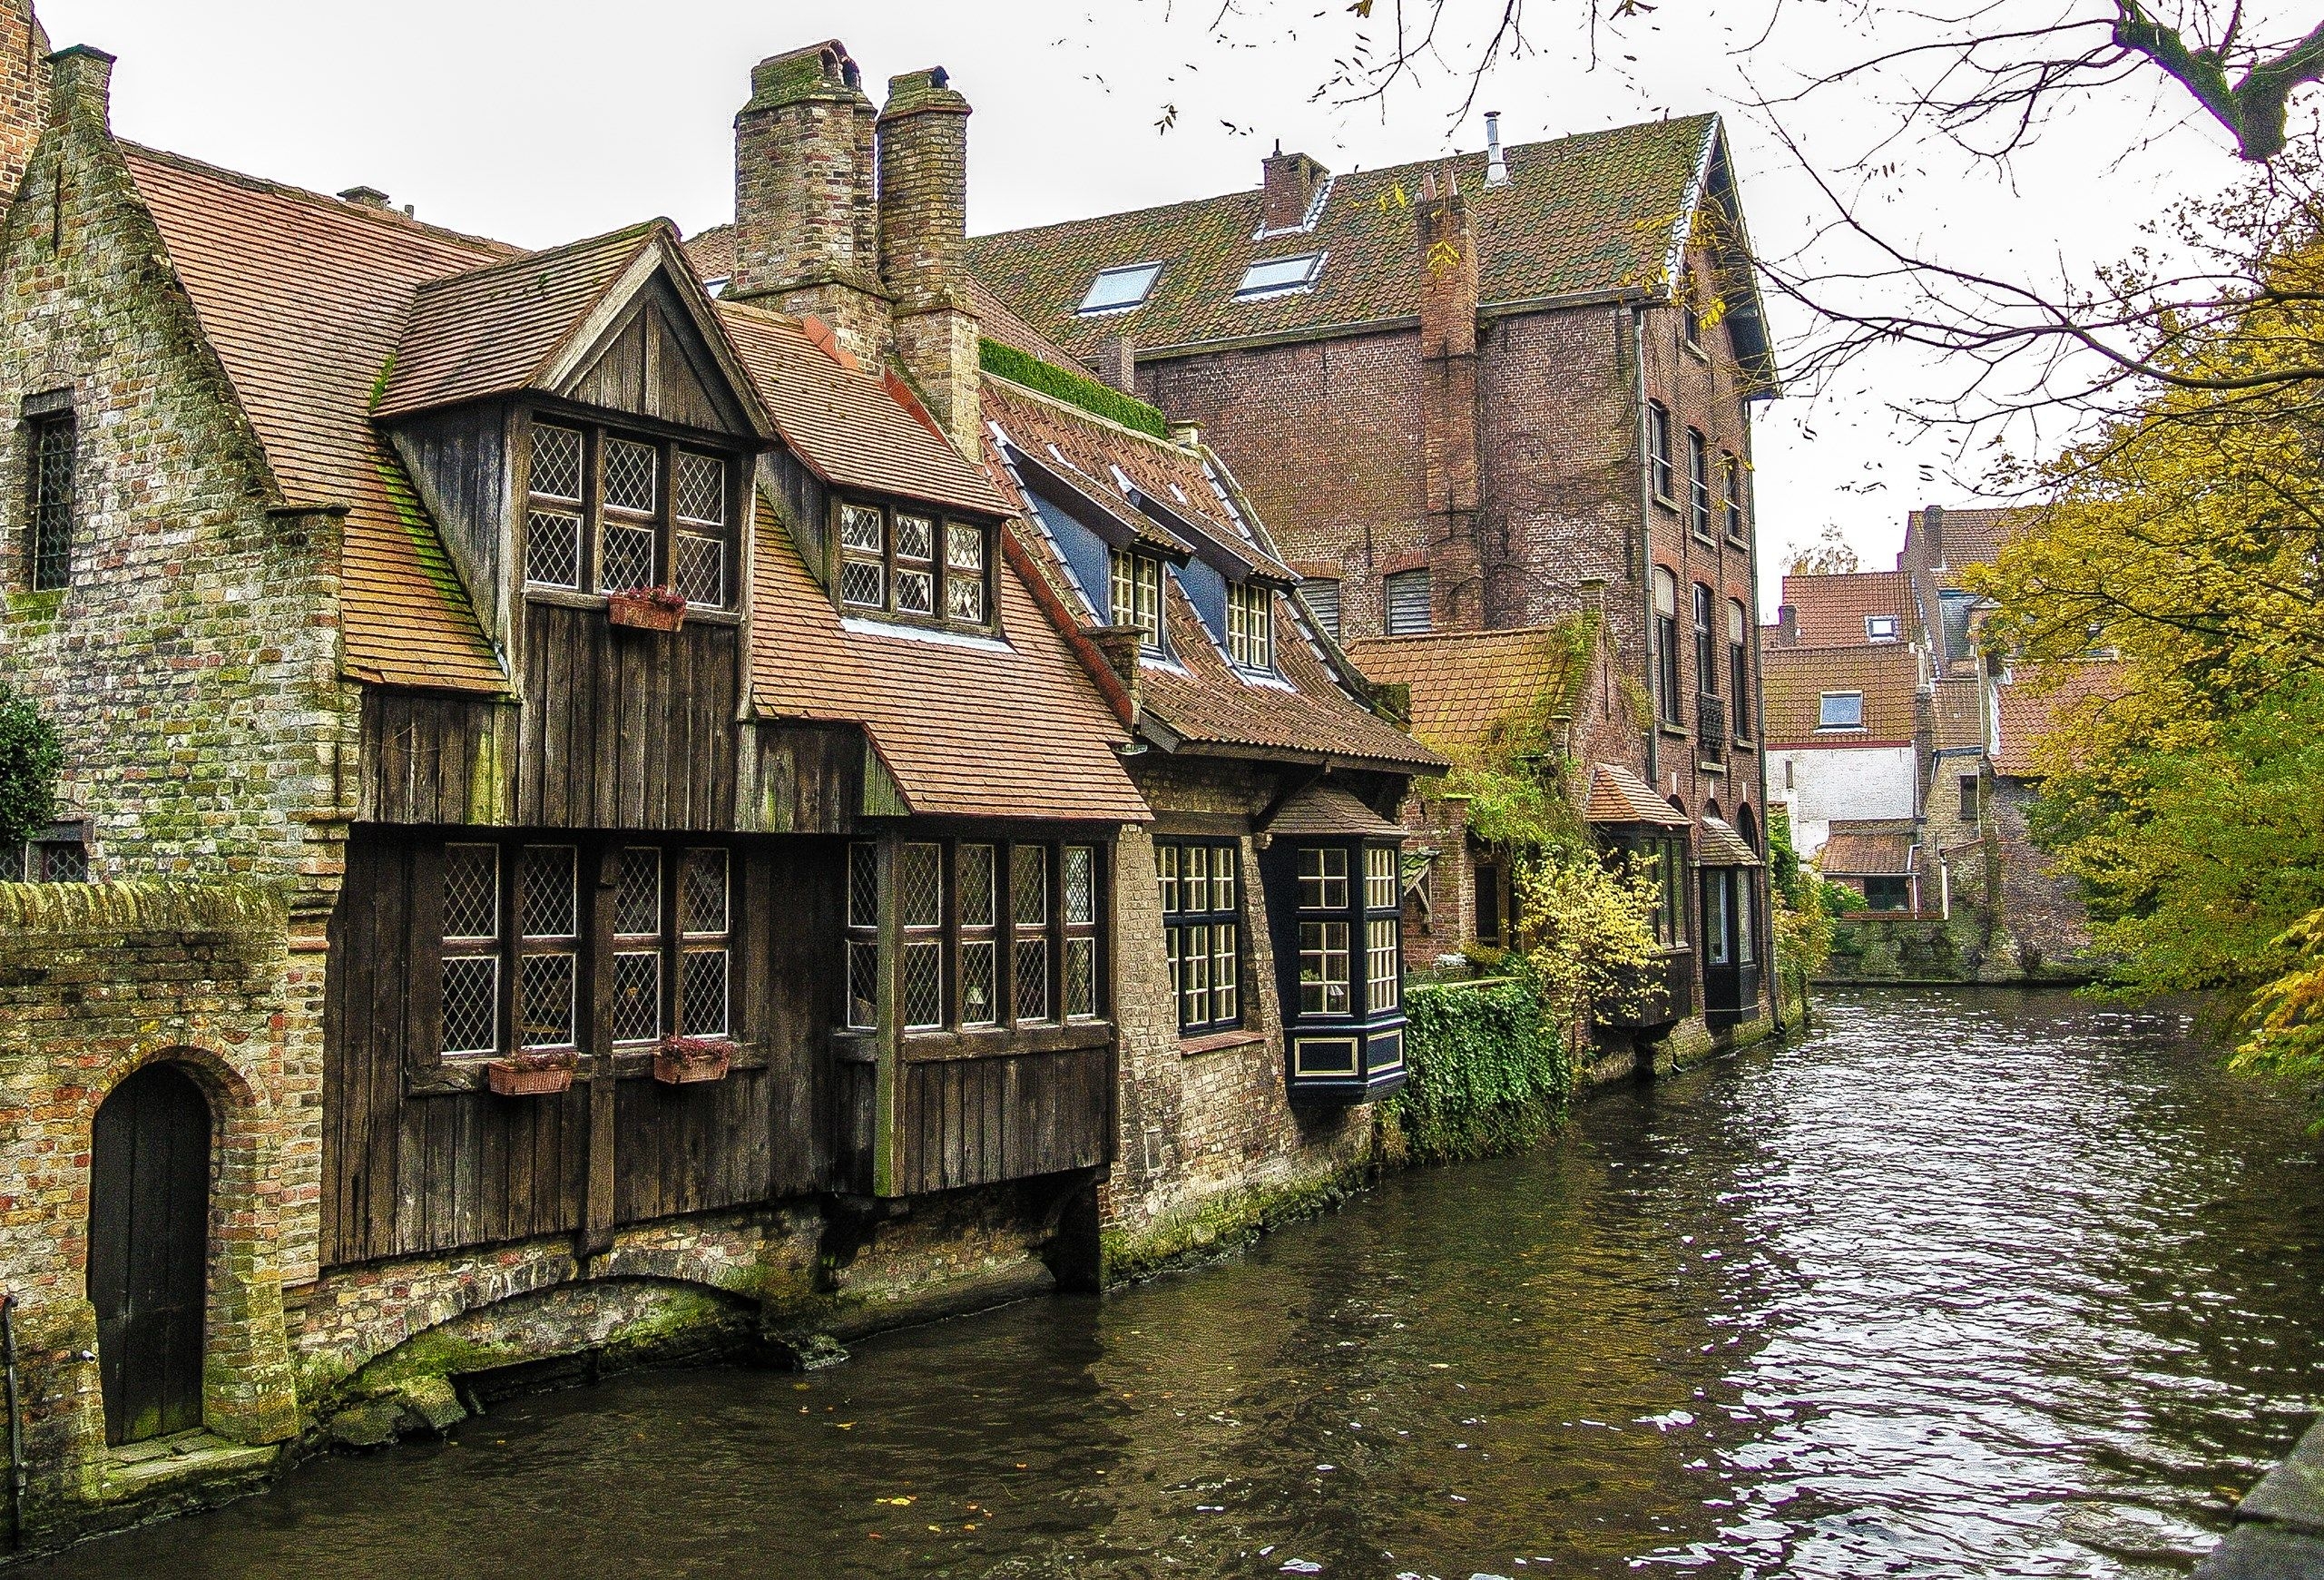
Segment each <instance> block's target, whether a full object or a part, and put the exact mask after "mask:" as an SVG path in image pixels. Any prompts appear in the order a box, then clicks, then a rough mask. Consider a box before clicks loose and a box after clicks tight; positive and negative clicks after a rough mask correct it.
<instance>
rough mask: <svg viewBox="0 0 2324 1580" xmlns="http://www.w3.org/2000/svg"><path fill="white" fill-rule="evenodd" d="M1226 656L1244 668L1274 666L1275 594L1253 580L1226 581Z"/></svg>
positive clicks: (1262, 668) (1262, 669)
mask: <svg viewBox="0 0 2324 1580" xmlns="http://www.w3.org/2000/svg"><path fill="white" fill-rule="evenodd" d="M1227 656H1228V657H1229V658H1231V659H1232V660H1234V662H1236V664H1238V665H1239V666H1240V667H1241V668H1243V669H1247V670H1261V671H1270V670H1272V669H1273V668H1274V667H1275V597H1274V594H1271V593H1270V592H1269V591H1268V590H1267V589H1266V588H1265V587H1262V586H1260V585H1259V584H1256V583H1252V582H1230V583H1229V584H1227Z"/></svg>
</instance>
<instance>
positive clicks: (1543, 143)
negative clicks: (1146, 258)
mask: <svg viewBox="0 0 2324 1580" xmlns="http://www.w3.org/2000/svg"><path fill="white" fill-rule="evenodd" d="M1690 121H1707V122H1709V123H1711V124H1712V125H1713V126H1714V127H1715V126H1716V125H1717V124H1718V123H1719V112H1718V111H1716V110H1698V111H1696V112H1695V113H1692V114H1691V115H1665V116H1662V117H1661V118H1659V119H1657V120H1652V121H1630V122H1625V123H1623V124H1622V125H1620V126H1601V127H1598V128H1597V129H1596V130H1594V131H1591V132H1567V133H1566V134H1565V135H1564V136H1563V137H1544V138H1541V139H1539V140H1538V141H1535V142H1511V143H1506V144H1504V145H1503V148H1502V153H1503V155H1504V156H1507V155H1509V154H1513V153H1524V152H1532V151H1533V150H1535V149H1542V148H1555V147H1559V146H1561V145H1565V144H1571V143H1576V142H1589V141H1592V140H1593V139H1596V138H1603V137H1613V136H1616V135H1618V134H1620V133H1622V132H1642V131H1645V130H1648V129H1650V128H1659V127H1664V126H1673V125H1679V124H1682V123H1686V122H1690ZM1485 157H1486V150H1485V149H1482V148H1479V149H1473V150H1466V151H1461V152H1453V153H1449V154H1434V155H1430V156H1427V157H1425V158H1421V159H1408V160H1403V161H1400V162H1397V163H1395V164H1383V165H1378V166H1376V167H1374V168H1372V169H1370V170H1365V169H1363V168H1361V167H1358V168H1357V169H1354V170H1346V171H1335V172H1332V174H1333V176H1334V177H1335V179H1339V178H1345V179H1351V180H1352V179H1359V178H1360V179H1368V180H1375V181H1377V180H1378V179H1380V178H1382V177H1386V176H1393V175H1396V174H1397V173H1398V172H1404V171H1415V172H1417V171H1424V170H1434V169H1438V168H1441V167H1442V166H1444V165H1445V164H1446V163H1448V162H1455V161H1462V160H1477V161H1482V160H1483V159H1485ZM1261 195H1262V194H1261V192H1260V189H1259V188H1257V187H1255V186H1254V187H1239V188H1235V189H1233V190H1231V191H1223V192H1212V193H1211V194H1210V195H1209V196H1208V197H1199V198H1181V199H1179V200H1178V201H1175V202H1168V203H1154V204H1151V205H1149V206H1148V207H1145V208H1142V209H1118V210H1115V211H1113V212H1112V213H1107V214H1084V215H1082V216H1080V217H1079V218H1077V219H1072V220H1054V221H1050V222H1049V223H1048V224H1045V225H1021V226H1018V227H1016V228H1015V229H1014V230H1007V231H984V232H982V233H981V234H978V235H974V236H971V237H969V238H968V242H969V245H970V246H972V247H973V246H975V245H976V243H977V242H979V241H987V240H993V239H995V237H1001V236H1035V235H1039V234H1040V233H1042V232H1043V231H1072V230H1078V229H1079V228H1081V227H1082V226H1084V225H1095V224H1100V223H1103V221H1108V220H1123V219H1130V218H1133V217H1140V218H1142V217H1144V216H1146V215H1150V214H1166V213H1168V212H1170V211H1172V210H1173V209H1193V208H1201V207H1203V206H1204V205H1206V204H1210V203H1216V202H1221V201H1225V200H1226V199H1229V198H1238V197H1250V198H1257V197H1260V196H1261ZM728 222H729V223H730V224H731V223H732V221H728ZM712 228H713V229H715V227H712Z"/></svg>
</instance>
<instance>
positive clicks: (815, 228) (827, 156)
mask: <svg viewBox="0 0 2324 1580" xmlns="http://www.w3.org/2000/svg"><path fill="white" fill-rule="evenodd" d="M862 81H863V79H862V75H861V74H860V73H859V72H858V70H857V69H856V63H855V61H854V60H853V59H852V58H850V57H849V56H848V51H847V46H846V45H845V44H841V43H840V42H839V41H838V39H830V40H828V41H826V42H825V43H822V44H813V45H810V46H809V47H808V48H806V49H799V50H793V51H791V52H790V53H789V54H779V55H774V56H771V57H770V58H769V59H766V60H763V61H760V63H759V64H758V65H757V66H756V67H754V68H753V69H752V71H751V73H750V103H747V104H745V105H743V106H742V110H741V113H739V114H737V115H736V116H735V118H734V274H733V278H732V280H731V282H730V283H729V284H728V286H727V294H728V295H729V296H731V297H733V298H735V299H739V300H744V301H749V300H757V301H759V302H760V303H761V304H762V305H764V306H768V307H773V308H777V309H780V310H781V311H784V312H788V313H800V314H805V313H812V314H814V315H815V316H816V317H817V318H819V319H822V320H823V321H824V322H825V323H827V324H829V326H830V327H831V329H832V331H833V333H834V334H836V335H837V336H838V341H839V344H840V345H842V346H844V347H845V348H847V349H848V350H849V351H851V352H853V353H855V355H856V356H858V357H859V358H863V359H864V360H865V361H866V362H868V363H869V364H870V365H871V366H873V367H878V365H879V364H880V362H881V361H882V360H883V359H884V358H885V356H886V346H887V292H886V291H885V290H882V289H881V287H880V284H879V279H878V257H877V256H876V250H877V237H878V212H877V211H876V209H875V207H874V204H873V201H872V190H871V187H872V150H871V143H872V132H871V127H872V109H871V101H870V100H868V99H867V98H866V97H864V93H863V87H862Z"/></svg>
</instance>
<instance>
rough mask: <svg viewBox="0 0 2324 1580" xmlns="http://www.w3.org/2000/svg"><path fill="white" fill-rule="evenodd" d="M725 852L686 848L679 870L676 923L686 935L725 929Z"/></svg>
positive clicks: (720, 931)
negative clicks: (681, 866)
mask: <svg viewBox="0 0 2324 1580" xmlns="http://www.w3.org/2000/svg"><path fill="white" fill-rule="evenodd" d="M726 914H727V913H726V852H725V851H723V850H716V849H711V850H703V849H695V850H689V851H687V852H686V865H685V866H684V868H683V869H681V871H680V873H679V886H678V925H679V927H681V928H682V930H683V931H684V932H685V933H686V934H687V935H688V936H689V937H699V936H701V935H702V934H706V933H722V932H724V931H726Z"/></svg>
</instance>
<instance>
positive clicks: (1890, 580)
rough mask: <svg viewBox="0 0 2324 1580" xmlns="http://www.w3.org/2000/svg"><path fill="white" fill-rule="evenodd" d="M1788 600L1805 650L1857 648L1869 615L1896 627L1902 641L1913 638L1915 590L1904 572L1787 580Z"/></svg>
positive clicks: (1864, 640) (1864, 641)
mask: <svg viewBox="0 0 2324 1580" xmlns="http://www.w3.org/2000/svg"><path fill="white" fill-rule="evenodd" d="M1783 602H1784V603H1785V604H1789V605H1790V608H1791V611H1792V614H1793V618H1794V619H1795V620H1796V621H1797V623H1798V626H1799V645H1800V646H1802V647H1858V646H1864V645H1867V644H1868V643H1869V641H1870V639H1869V638H1868V637H1867V636H1866V635H1865V634H1864V619H1865V616H1866V615H1868V614H1886V615H1888V616H1889V617H1890V618H1892V619H1894V620H1895V621H1896V623H1897V639H1898V640H1899V641H1901V640H1904V639H1906V638H1907V637H1909V636H1910V635H1911V634H1912V629H1913V623H1912V588H1911V587H1910V586H1909V585H1908V584H1907V581H1906V577H1905V574H1904V573H1903V572H1902V571H1848V572H1845V573H1841V574H1832V575H1803V574H1792V575H1787V576H1785V577H1784V578H1783Z"/></svg>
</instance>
